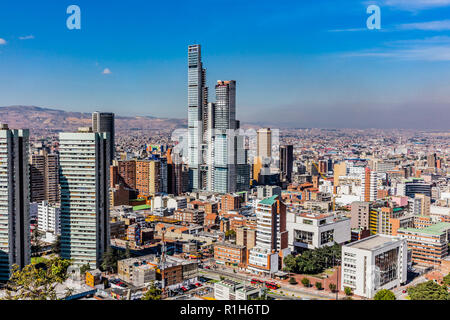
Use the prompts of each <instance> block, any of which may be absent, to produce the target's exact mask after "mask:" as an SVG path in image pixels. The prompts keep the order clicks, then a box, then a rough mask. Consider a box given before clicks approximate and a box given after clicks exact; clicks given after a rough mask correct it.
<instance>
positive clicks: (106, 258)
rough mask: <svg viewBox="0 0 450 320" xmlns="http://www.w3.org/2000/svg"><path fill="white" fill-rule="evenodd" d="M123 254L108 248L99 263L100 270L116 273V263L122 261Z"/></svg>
mask: <svg viewBox="0 0 450 320" xmlns="http://www.w3.org/2000/svg"><path fill="white" fill-rule="evenodd" d="M124 256H125V253H123V252H120V251H119V250H114V249H113V248H111V247H108V249H107V250H106V252H105V253H103V259H102V263H101V265H100V266H101V268H102V269H103V271H111V272H117V261H119V260H120V259H124Z"/></svg>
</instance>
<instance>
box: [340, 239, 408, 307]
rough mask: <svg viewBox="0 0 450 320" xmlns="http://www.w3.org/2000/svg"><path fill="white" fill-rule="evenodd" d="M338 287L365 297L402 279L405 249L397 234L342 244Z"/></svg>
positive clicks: (406, 254)
mask: <svg viewBox="0 0 450 320" xmlns="http://www.w3.org/2000/svg"><path fill="white" fill-rule="evenodd" d="M341 264H342V266H341V279H342V281H341V288H340V289H341V290H344V288H345V287H349V288H351V289H352V291H353V293H354V294H356V295H358V296H362V297H365V298H369V299H371V298H373V297H374V295H375V293H376V292H377V291H379V290H381V289H389V290H390V289H393V288H395V287H398V286H400V285H401V284H403V283H405V282H406V279H407V266H408V248H407V244H406V240H404V239H401V238H399V237H392V236H386V235H374V236H371V237H368V238H365V239H362V240H359V241H356V242H352V243H350V244H346V245H344V246H343V247H342V263H341Z"/></svg>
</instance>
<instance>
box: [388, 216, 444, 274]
mask: <svg viewBox="0 0 450 320" xmlns="http://www.w3.org/2000/svg"><path fill="white" fill-rule="evenodd" d="M397 233H398V235H399V236H400V237H402V238H404V239H406V241H407V242H408V248H410V249H411V250H412V261H413V262H415V263H418V264H423V265H440V263H441V259H442V258H444V257H446V256H447V255H448V243H449V237H450V223H447V222H440V223H437V224H434V225H431V226H429V227H426V228H423V229H416V228H400V229H398V231H397Z"/></svg>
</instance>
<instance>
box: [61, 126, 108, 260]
mask: <svg viewBox="0 0 450 320" xmlns="http://www.w3.org/2000/svg"><path fill="white" fill-rule="evenodd" d="M59 142H60V167H61V174H60V183H61V257H63V258H64V259H73V262H74V264H75V265H84V264H87V263H89V264H90V265H91V267H99V265H100V263H101V260H102V256H103V253H104V252H105V250H106V249H107V248H108V246H109V203H110V201H109V183H110V181H109V172H110V170H109V164H110V150H111V149H110V141H109V133H107V132H102V133H96V132H92V130H90V128H80V129H79V131H78V132H76V133H60V134H59Z"/></svg>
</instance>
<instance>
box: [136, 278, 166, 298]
mask: <svg viewBox="0 0 450 320" xmlns="http://www.w3.org/2000/svg"><path fill="white" fill-rule="evenodd" d="M161 294H162V290H161V289H159V288H158V287H157V286H156V285H155V283H154V282H152V283H151V284H150V286H149V287H148V288H147V291H146V292H145V294H144V295H143V296H142V298H141V300H161V299H162V296H161Z"/></svg>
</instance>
